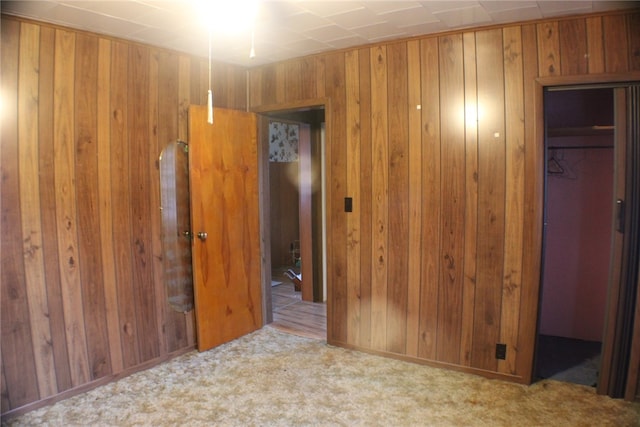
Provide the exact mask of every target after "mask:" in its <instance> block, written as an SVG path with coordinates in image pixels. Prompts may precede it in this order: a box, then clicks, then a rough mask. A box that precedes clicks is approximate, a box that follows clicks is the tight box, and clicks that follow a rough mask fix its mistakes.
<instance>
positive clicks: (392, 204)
mask: <svg viewBox="0 0 640 427" xmlns="http://www.w3.org/2000/svg"><path fill="white" fill-rule="evenodd" d="M387 85H388V94H387V99H388V102H389V104H390V105H394V106H395V107H394V108H390V109H388V121H389V136H388V147H389V148H388V155H389V157H388V161H389V163H388V166H387V167H388V169H389V170H388V194H389V214H388V218H389V229H388V231H387V233H388V236H389V240H388V245H389V246H388V247H389V253H388V255H387V261H388V270H387V274H388V279H387V286H388V288H387V351H390V352H392V353H400V354H405V353H406V347H407V296H408V286H409V283H408V281H409V278H408V267H409V264H408V256H407V254H408V250H409V115H408V101H409V93H408V90H409V87H408V75H407V44H406V43H394V44H391V45H389V46H388V48H387Z"/></svg>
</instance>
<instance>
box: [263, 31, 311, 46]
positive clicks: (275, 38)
mask: <svg viewBox="0 0 640 427" xmlns="http://www.w3.org/2000/svg"><path fill="white" fill-rule="evenodd" d="M306 38H307V37H305V36H303V35H302V34H300V33H299V32H295V31H291V30H288V29H285V28H279V29H278V31H274V30H273V28H271V27H268V26H267V27H261V26H257V27H256V30H255V39H256V40H264V41H266V42H269V43H273V44H275V45H280V44H284V43H290V42H294V41H299V40H304V39H306Z"/></svg>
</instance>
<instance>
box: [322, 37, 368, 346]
mask: <svg viewBox="0 0 640 427" xmlns="http://www.w3.org/2000/svg"><path fill="white" fill-rule="evenodd" d="M358 59H359V64H358V66H359V75H358V80H359V83H360V88H359V92H358V96H359V101H360V102H359V104H358V107H359V109H360V117H359V118H358V120H359V124H360V171H359V173H360V178H359V179H360V190H359V191H360V200H359V201H358V205H357V206H358V209H357V210H356V212H357V213H358V214H359V215H360V260H359V262H360V265H359V269H360V333H359V337H360V345H361V346H363V347H365V348H369V347H370V346H371V265H372V260H371V251H372V249H371V239H372V230H371V226H372V224H371V215H370V213H371V205H372V201H371V191H372V187H371V185H372V167H371V161H372V157H371V155H372V154H371V153H372V151H371V59H370V50H369V49H368V48H364V49H359V50H358ZM318 63H321V62H318ZM356 268H358V267H356Z"/></svg>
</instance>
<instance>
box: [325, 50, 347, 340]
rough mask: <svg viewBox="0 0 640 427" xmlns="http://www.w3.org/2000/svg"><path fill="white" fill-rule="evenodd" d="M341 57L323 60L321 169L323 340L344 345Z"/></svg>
mask: <svg viewBox="0 0 640 427" xmlns="http://www.w3.org/2000/svg"><path fill="white" fill-rule="evenodd" d="M344 69H345V58H344V53H342V52H338V53H334V54H331V55H328V56H327V57H326V61H325V68H324V73H325V92H326V95H327V96H328V97H330V98H331V101H332V102H331V111H329V112H328V113H327V112H326V111H325V115H326V114H329V117H330V120H331V125H330V127H329V132H330V135H328V136H327V139H326V141H327V145H326V147H325V156H326V161H325V168H326V172H327V176H328V179H327V180H326V182H327V191H328V192H329V194H327V198H326V200H327V201H326V203H327V206H326V210H327V217H328V218H327V239H329V240H331V242H333V245H332V248H331V249H330V250H329V249H328V250H327V275H328V278H327V279H328V282H329V283H331V292H330V293H329V292H328V294H329V295H328V296H329V299H328V300H327V320H328V319H329V315H331V316H332V318H333V319H334V322H333V323H332V324H331V327H330V328H328V329H327V339H332V340H334V341H338V342H346V340H347V328H346V321H345V320H346V319H347V316H348V306H347V262H346V253H347V246H346V243H347V240H346V236H347V223H346V221H345V217H344V215H345V213H344V197H345V191H346V181H347V171H346V157H347V156H346V146H347V144H346V139H347V121H346V116H345V115H344V111H345V109H346V104H347V99H346V98H347V97H346V93H345V90H344V88H345V75H344Z"/></svg>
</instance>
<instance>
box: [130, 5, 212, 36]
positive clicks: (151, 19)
mask: <svg viewBox="0 0 640 427" xmlns="http://www.w3.org/2000/svg"><path fill="white" fill-rule="evenodd" d="M131 20H132V21H133V22H137V23H139V24H142V25H145V26H148V27H155V28H160V29H162V28H172V27H175V26H176V25H177V24H180V23H189V22H190V23H191V26H192V27H194V29H201V31H205V32H206V31H207V29H206V24H205V22H204V20H202V19H201V17H196V16H195V15H194V14H193V11H192V10H191V9H190V8H183V9H182V10H181V11H180V12H172V11H170V10H167V9H150V10H149V11H148V12H147V13H145V14H142V15H139V16H137V17H135V18H132V19H131Z"/></svg>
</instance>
